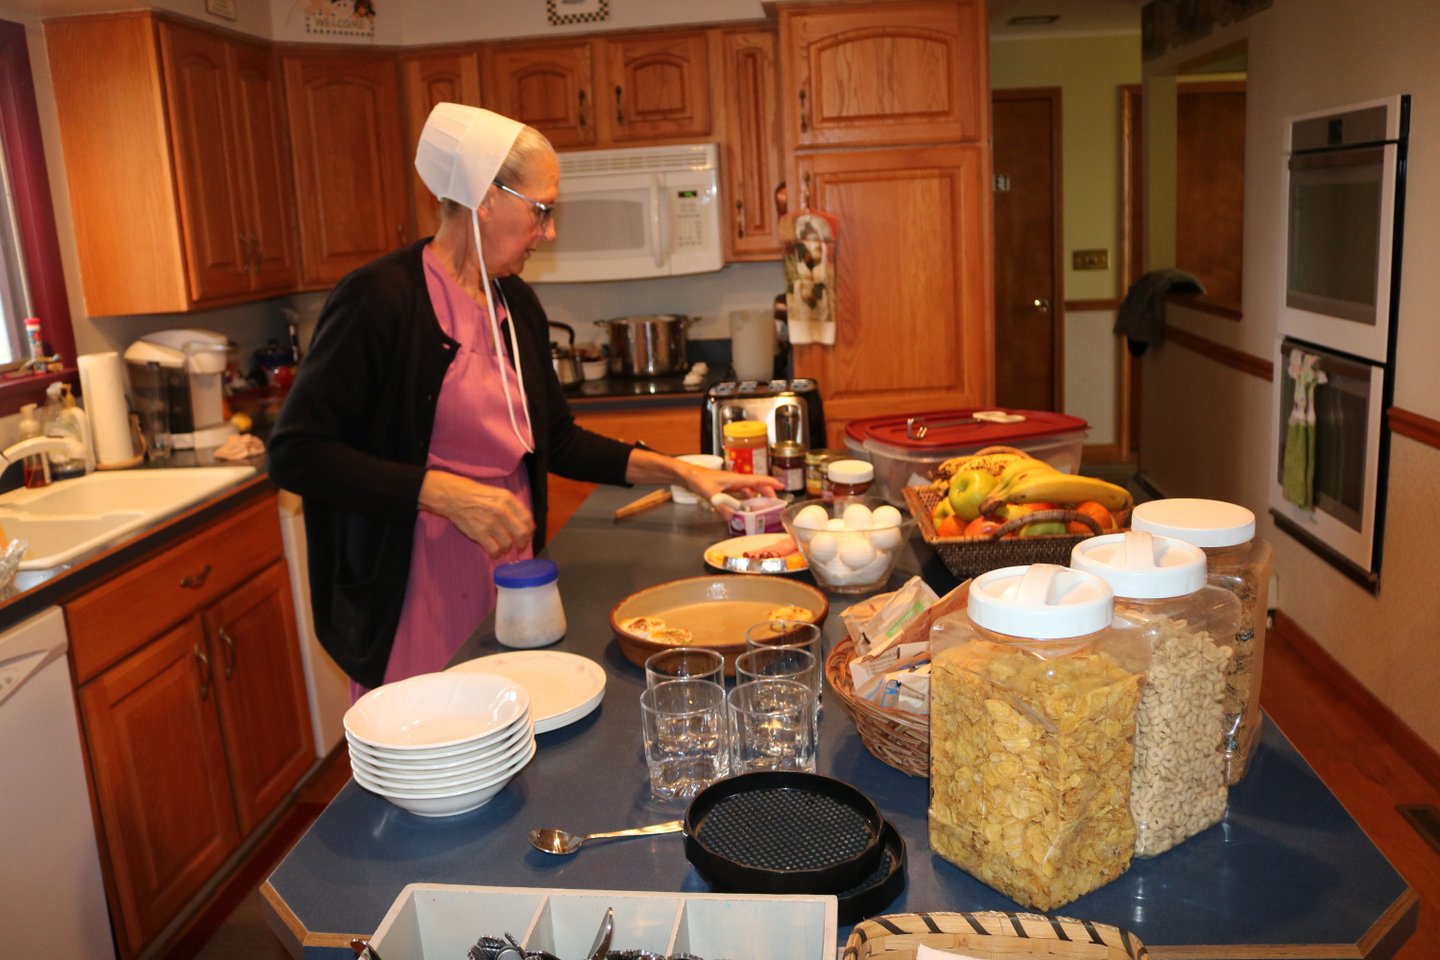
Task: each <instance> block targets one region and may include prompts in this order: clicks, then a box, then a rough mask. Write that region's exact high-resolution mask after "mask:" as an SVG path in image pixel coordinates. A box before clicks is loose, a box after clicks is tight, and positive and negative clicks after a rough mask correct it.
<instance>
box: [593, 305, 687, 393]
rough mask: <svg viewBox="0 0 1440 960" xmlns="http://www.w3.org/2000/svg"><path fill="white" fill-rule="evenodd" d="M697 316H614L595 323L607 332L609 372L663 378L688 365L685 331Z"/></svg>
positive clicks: (672, 314) (679, 371)
mask: <svg viewBox="0 0 1440 960" xmlns="http://www.w3.org/2000/svg"><path fill="white" fill-rule="evenodd" d="M698 319H699V318H698V317H684V316H681V315H679V314H676V313H652V314H646V315H644V316H632V317H614V318H612V319H610V320H596V321H595V322H596V323H597V324H598V325H600V326H602V327H605V328H606V329H608V330H609V331H610V372H611V373H612V374H614V375H615V376H618V377H663V376H668V375H670V374H674V373H684V372H685V370H686V369H687V368H688V367H689V362H688V357H687V355H686V354H687V350H688V340H687V336H688V334H687V331H688V330H689V327H690V324H692V323H694V322H695V321H696V320H698Z"/></svg>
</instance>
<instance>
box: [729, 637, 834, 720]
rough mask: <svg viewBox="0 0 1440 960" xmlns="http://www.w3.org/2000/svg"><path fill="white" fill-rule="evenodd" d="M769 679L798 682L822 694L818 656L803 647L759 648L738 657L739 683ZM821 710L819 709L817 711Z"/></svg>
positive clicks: (737, 681) (815, 693)
mask: <svg viewBox="0 0 1440 960" xmlns="http://www.w3.org/2000/svg"><path fill="white" fill-rule="evenodd" d="M766 678H779V679H782V680H796V681H799V682H800V683H803V684H805V686H807V687H809V688H810V694H811V696H812V697H815V698H817V699H818V697H819V695H820V690H819V687H820V668H819V665H818V664H817V663H816V662H815V656H814V655H813V654H812V653H811V652H810V651H809V650H805V649H803V648H801V647H757V648H755V649H754V650H747V651H745V652H744V653H742V654H740V656H738V657H736V658H735V683H736V685H737V686H738V685H739V684H742V683H753V682H754V681H756V680H763V679H766ZM817 709H818V708H817Z"/></svg>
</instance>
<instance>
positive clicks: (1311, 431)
mask: <svg viewBox="0 0 1440 960" xmlns="http://www.w3.org/2000/svg"><path fill="white" fill-rule="evenodd" d="M1319 362H1320V359H1319V358H1318V357H1316V356H1315V355H1314V354H1312V353H1305V352H1304V351H1302V350H1291V351H1290V360H1289V364H1288V367H1287V370H1288V372H1289V374H1290V379H1291V380H1293V381H1294V382H1295V392H1294V395H1293V399H1292V402H1291V405H1290V420H1289V422H1288V423H1287V424H1286V427H1285V460H1284V463H1283V467H1282V472H1281V475H1280V488H1281V492H1282V493H1283V494H1284V495H1285V499H1286V500H1288V501H1289V502H1291V503H1293V504H1295V505H1296V506H1297V507H1299V508H1300V509H1301V510H1314V509H1315V385H1316V384H1317V383H1324V382H1325V374H1324V373H1323V372H1322V371H1320V370H1318V369H1316V365H1317V364H1318V363H1319Z"/></svg>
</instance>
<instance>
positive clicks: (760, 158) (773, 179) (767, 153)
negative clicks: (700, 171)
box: [721, 29, 784, 260]
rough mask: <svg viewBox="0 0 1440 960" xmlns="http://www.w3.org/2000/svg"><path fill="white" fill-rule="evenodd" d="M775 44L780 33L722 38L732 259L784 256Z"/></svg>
mask: <svg viewBox="0 0 1440 960" xmlns="http://www.w3.org/2000/svg"><path fill="white" fill-rule="evenodd" d="M775 43H776V40H775V31H774V30H764V29H754V30H734V31H727V32H725V33H724V34H723V35H722V37H721V47H722V57H723V67H724V71H723V77H724V84H725V85H724V87H723V88H722V93H721V103H722V104H723V106H722V108H721V111H722V113H723V115H724V117H725V134H724V137H723V140H724V144H725V163H724V167H723V173H724V175H725V189H726V191H727V194H726V203H727V205H728V212H729V215H730V220H729V223H730V229H729V230H728V231H727V233H726V239H725V248H726V259H728V260H775V259H778V258H779V256H780V234H779V230H778V229H777V223H778V220H779V215H778V214H779V211H777V210H776V204H775V192H776V190H777V189H779V187H780V181H781V179H782V178H783V177H784V174H783V173H782V172H781V162H780V120H779V107H778V105H777V104H776V100H775V97H776V94H775V91H776V73H775V70H776V66H775Z"/></svg>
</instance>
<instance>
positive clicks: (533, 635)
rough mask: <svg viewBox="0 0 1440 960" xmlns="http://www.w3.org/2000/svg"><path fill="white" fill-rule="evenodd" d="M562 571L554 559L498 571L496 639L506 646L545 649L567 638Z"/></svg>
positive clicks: (520, 562) (516, 564) (519, 562)
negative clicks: (561, 591) (561, 595)
mask: <svg viewBox="0 0 1440 960" xmlns="http://www.w3.org/2000/svg"><path fill="white" fill-rule="evenodd" d="M559 579H560V571H559V568H558V567H556V566H555V561H553V560H541V559H535V560H517V561H515V562H514V563H507V564H503V565H502V566H500V567H498V568H496V570H495V587H496V594H497V595H496V597H495V639H496V640H498V641H499V642H500V643H501V644H503V645H504V646H507V647H520V648H529V647H544V646H548V645H550V644H552V643H555V642H556V641H558V640H559V639H560V638H561V637H563V636H565V608H564V606H562V605H561V603H560V584H559Z"/></svg>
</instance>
